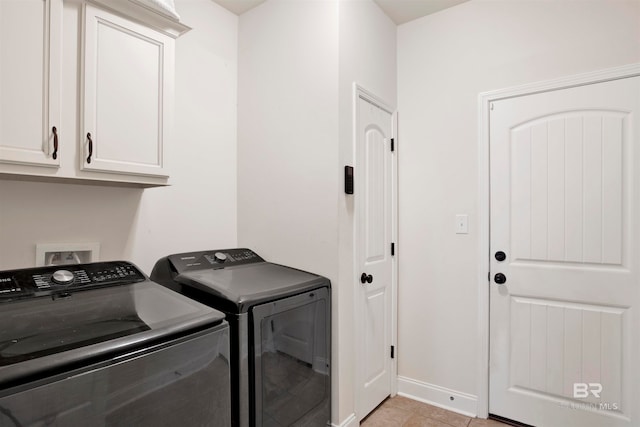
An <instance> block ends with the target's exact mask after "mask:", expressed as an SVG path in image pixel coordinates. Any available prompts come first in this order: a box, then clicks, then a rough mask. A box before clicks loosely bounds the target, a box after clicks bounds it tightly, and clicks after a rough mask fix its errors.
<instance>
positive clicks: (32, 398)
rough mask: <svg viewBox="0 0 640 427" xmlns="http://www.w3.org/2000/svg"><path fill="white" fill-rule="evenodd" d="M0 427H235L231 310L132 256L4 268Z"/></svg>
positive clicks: (0, 288) (0, 279) (0, 291)
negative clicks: (177, 286) (169, 284)
mask: <svg viewBox="0 0 640 427" xmlns="http://www.w3.org/2000/svg"><path fill="white" fill-rule="evenodd" d="M0 324H2V328H1V329H0V427H20V426H45V425H46V426H65V427H75V426H78V427H86V426H98V427H100V426H122V427H124V426H127V427H128V426H136V427H138V426H145V427H158V426H176V425H180V426H194V427H195V426H211V427H227V426H230V425H231V396H230V367H229V326H228V324H227V322H226V321H225V320H224V314H223V313H221V312H219V311H217V310H214V309H212V308H211V307H208V306H206V305H203V304H200V303H198V302H196V301H193V300H191V299H189V298H186V297H184V296H182V295H178V294H176V293H175V292H172V291H170V290H168V289H166V288H165V287H163V286H160V285H158V284H156V283H153V282H151V281H149V280H148V278H147V277H146V276H145V275H144V274H143V273H142V272H141V271H140V270H139V269H138V268H136V267H135V266H134V265H133V264H131V263H128V262H101V263H91V264H79V265H69V266H64V267H61V266H56V267H40V268H32V269H21V270H11V271H0Z"/></svg>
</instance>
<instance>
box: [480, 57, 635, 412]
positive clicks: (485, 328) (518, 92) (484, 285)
mask: <svg viewBox="0 0 640 427" xmlns="http://www.w3.org/2000/svg"><path fill="white" fill-rule="evenodd" d="M639 75H640V63H635V64H629V65H624V66H621V67H614V68H607V69H604V70H598V71H592V72H587V73H582V74H576V75H572V76H568V77H561V78H556V79H551V80H545V81H541V82H536V83H531V84H525V85H521V86H515V87H510V88H506V89H499V90H494V91H489V92H482V93H480V94H479V95H478V194H479V197H480V199H479V200H478V206H479V209H478V224H479V227H478V230H479V236H478V244H479V246H478V255H479V257H478V267H477V268H478V270H477V271H478V287H479V288H478V341H477V345H478V350H479V351H478V353H479V354H480V357H479V358H478V363H477V382H478V386H477V396H478V401H477V416H478V417H479V418H487V416H488V415H489V375H490V372H489V351H490V347H489V345H490V342H489V286H490V284H491V280H490V277H489V274H490V270H489V262H490V261H489V259H490V256H491V254H490V250H489V249H490V247H489V245H490V237H491V234H490V230H489V224H490V219H491V212H490V185H489V179H490V167H489V148H490V140H489V131H490V122H489V111H490V110H491V103H492V102H494V101H499V100H502V99H508V98H514V97H519V96H525V95H532V94H536V93H543V92H551V91H555V90H561V89H568V88H572V87H577V86H586V85H591V84H595V83H602V82H607V81H611V80H619V79H623V78H628V77H635V76H639Z"/></svg>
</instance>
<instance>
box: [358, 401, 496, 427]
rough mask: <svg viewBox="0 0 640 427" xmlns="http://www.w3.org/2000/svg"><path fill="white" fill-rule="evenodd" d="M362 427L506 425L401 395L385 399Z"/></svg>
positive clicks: (472, 426) (488, 426) (480, 426)
mask: <svg viewBox="0 0 640 427" xmlns="http://www.w3.org/2000/svg"><path fill="white" fill-rule="evenodd" d="M361 426H362V427H506V426H507V424H503V423H500V422H498V421H493V420H484V419H479V418H470V417H467V416H464V415H460V414H457V413H455V412H451V411H447V410H445V409H441V408H437V407H435V406H431V405H427V404H426V403H422V402H418V401H416V400H412V399H408V398H406V397H402V396H396V397H392V398H390V399H387V400H385V401H384V402H383V403H382V404H381V405H380V406H378V407H377V408H376V409H375V410H374V411H373V412H372V413H371V414H369V416H368V417H367V418H365V419H364V420H363V421H362V424H361Z"/></svg>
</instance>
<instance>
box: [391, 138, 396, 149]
mask: <svg viewBox="0 0 640 427" xmlns="http://www.w3.org/2000/svg"><path fill="white" fill-rule="evenodd" d="M395 149H396V147H395V139H393V138H391V151H395Z"/></svg>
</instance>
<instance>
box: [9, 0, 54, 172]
mask: <svg viewBox="0 0 640 427" xmlns="http://www.w3.org/2000/svg"><path fill="white" fill-rule="evenodd" d="M61 31H62V0H46V1H45V0H0V163H8V164H19V165H37V166H45V167H48V168H57V167H58V166H59V165H60V161H61V159H60V153H59V151H58V148H59V143H60V141H59V139H60V138H62V136H63V135H62V130H61V129H60V65H61V64H60V61H61V60H60V58H61Z"/></svg>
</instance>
